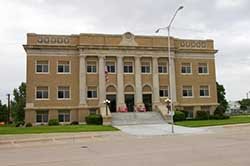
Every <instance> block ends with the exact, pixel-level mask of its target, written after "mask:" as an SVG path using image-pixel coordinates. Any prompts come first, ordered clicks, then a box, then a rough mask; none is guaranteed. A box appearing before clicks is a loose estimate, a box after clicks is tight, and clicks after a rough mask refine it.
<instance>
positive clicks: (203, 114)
mask: <svg viewBox="0 0 250 166" xmlns="http://www.w3.org/2000/svg"><path fill="white" fill-rule="evenodd" d="M195 119H197V120H208V119H209V112H207V111H197V112H196V117H195Z"/></svg>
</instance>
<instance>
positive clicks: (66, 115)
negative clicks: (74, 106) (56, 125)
mask: <svg viewBox="0 0 250 166" xmlns="http://www.w3.org/2000/svg"><path fill="white" fill-rule="evenodd" d="M58 119H59V122H69V121H70V111H69V110H63V111H59V114H58Z"/></svg>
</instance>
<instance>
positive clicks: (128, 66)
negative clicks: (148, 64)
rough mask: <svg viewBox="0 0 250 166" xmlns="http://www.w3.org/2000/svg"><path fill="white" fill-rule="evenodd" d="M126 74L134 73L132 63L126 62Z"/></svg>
mask: <svg viewBox="0 0 250 166" xmlns="http://www.w3.org/2000/svg"><path fill="white" fill-rule="evenodd" d="M123 69H124V70H123V71H124V73H133V63H132V62H124V67H123Z"/></svg>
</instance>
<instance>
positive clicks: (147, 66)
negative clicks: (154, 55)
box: [141, 62, 150, 73]
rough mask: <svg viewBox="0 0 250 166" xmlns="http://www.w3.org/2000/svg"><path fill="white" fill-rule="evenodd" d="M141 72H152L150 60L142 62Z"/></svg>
mask: <svg viewBox="0 0 250 166" xmlns="http://www.w3.org/2000/svg"><path fill="white" fill-rule="evenodd" d="M141 72H142V73H150V62H142V63H141Z"/></svg>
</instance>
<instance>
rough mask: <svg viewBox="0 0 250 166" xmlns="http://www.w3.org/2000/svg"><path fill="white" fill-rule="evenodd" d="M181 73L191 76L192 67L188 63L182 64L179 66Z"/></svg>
mask: <svg viewBox="0 0 250 166" xmlns="http://www.w3.org/2000/svg"><path fill="white" fill-rule="evenodd" d="M181 73H183V74H191V73H192V67H191V64H190V63H182V64H181Z"/></svg>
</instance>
